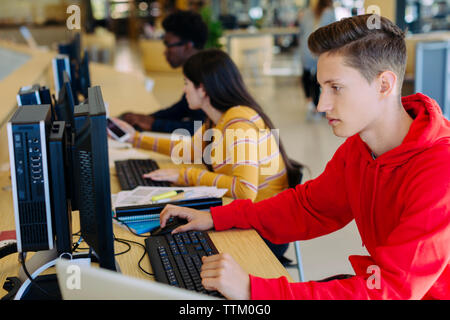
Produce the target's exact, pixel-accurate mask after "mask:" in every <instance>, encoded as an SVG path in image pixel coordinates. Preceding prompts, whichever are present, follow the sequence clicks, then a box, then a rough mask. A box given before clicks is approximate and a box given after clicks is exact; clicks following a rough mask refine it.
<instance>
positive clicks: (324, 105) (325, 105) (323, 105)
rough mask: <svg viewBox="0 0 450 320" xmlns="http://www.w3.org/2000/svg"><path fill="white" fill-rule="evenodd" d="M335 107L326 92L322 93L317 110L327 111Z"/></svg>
mask: <svg viewBox="0 0 450 320" xmlns="http://www.w3.org/2000/svg"><path fill="white" fill-rule="evenodd" d="M331 109H333V104H332V103H331V100H330V99H327V97H326V96H325V95H324V94H321V95H320V98H319V103H318V104H317V111H319V112H327V111H330V110H331Z"/></svg>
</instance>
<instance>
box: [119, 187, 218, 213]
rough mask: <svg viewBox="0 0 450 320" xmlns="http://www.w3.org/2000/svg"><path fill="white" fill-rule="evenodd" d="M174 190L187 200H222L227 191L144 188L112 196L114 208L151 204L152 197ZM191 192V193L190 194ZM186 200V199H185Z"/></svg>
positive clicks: (200, 188)
mask: <svg viewBox="0 0 450 320" xmlns="http://www.w3.org/2000/svg"><path fill="white" fill-rule="evenodd" d="M172 190H183V191H184V192H186V194H187V195H188V196H187V197H186V198H185V199H198V198H222V197H223V196H224V195H225V193H227V189H223V188H222V189H219V188H216V187H202V186H200V187H143V186H139V187H136V188H135V189H133V190H131V191H121V192H119V193H117V194H115V195H113V196H112V199H113V200H112V201H113V207H114V208H116V207H127V206H136V205H143V204H151V203H153V202H152V200H151V199H152V197H153V196H157V195H159V194H162V193H166V192H168V191H172ZM188 192H189V193H188ZM183 200H184V199H183Z"/></svg>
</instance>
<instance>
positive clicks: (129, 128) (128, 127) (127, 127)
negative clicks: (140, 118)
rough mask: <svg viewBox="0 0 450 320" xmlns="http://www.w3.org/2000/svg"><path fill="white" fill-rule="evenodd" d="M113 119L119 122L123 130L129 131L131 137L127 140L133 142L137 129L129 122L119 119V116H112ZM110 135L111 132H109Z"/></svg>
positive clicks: (116, 122)
mask: <svg viewBox="0 0 450 320" xmlns="http://www.w3.org/2000/svg"><path fill="white" fill-rule="evenodd" d="M111 120H112V121H114V123H115V124H117V125H118V126H119V127H120V129H122V130H123V131H125V132H127V133H128V135H129V138H128V140H127V142H130V143H133V140H134V135H135V134H136V130H135V129H134V128H133V127H132V126H131V125H130V124H128V123H126V122H125V121H123V120H120V119H117V118H111ZM108 135H109V133H108Z"/></svg>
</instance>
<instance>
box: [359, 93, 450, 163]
mask: <svg viewBox="0 0 450 320" xmlns="http://www.w3.org/2000/svg"><path fill="white" fill-rule="evenodd" d="M402 105H403V107H404V108H405V110H406V112H408V114H409V115H410V116H411V117H412V118H413V119H414V121H413V122H412V124H411V127H410V129H409V131H408V134H407V135H406V136H405V138H404V139H403V142H402V144H401V145H399V146H398V147H396V148H394V149H392V150H390V151H388V152H385V153H384V154H382V155H381V156H379V157H378V158H377V162H378V164H379V165H388V166H389V165H393V166H398V165H401V164H403V163H405V162H407V161H408V160H409V159H410V158H412V157H414V156H415V155H416V154H418V153H420V152H422V151H423V150H426V149H428V148H430V147H431V146H433V145H437V144H447V145H450V122H449V121H448V120H447V119H446V118H445V117H444V116H443V114H442V110H441V108H440V107H439V105H438V103H437V102H436V101H435V100H433V99H431V98H430V97H427V96H426V95H423V94H421V93H417V94H414V95H411V96H407V97H403V98H402ZM357 140H359V142H360V146H361V147H362V149H364V150H362V153H363V154H365V157H366V158H367V159H372V156H371V154H370V149H369V148H368V146H367V144H366V143H365V142H364V141H362V139H361V138H360V137H359V135H357Z"/></svg>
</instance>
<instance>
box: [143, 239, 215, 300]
mask: <svg viewBox="0 0 450 320" xmlns="http://www.w3.org/2000/svg"><path fill="white" fill-rule="evenodd" d="M145 245H146V248H147V253H148V256H149V259H150V264H151V265H152V270H153V273H154V274H155V279H156V281H158V282H162V283H166V284H169V285H172V286H176V287H180V288H185V289H188V290H193V291H197V292H200V293H204V294H208V295H212V296H216V297H222V295H221V294H220V293H219V292H217V291H208V290H206V289H205V288H204V287H203V286H202V280H201V277H200V270H201V266H202V260H201V257H202V256H204V255H207V256H210V255H214V254H217V253H218V251H217V249H216V247H215V246H214V244H213V243H212V241H211V239H210V238H209V236H208V234H207V233H206V232H202V231H187V232H180V233H176V234H174V235H171V234H165V235H160V236H151V237H149V238H147V239H146V240H145Z"/></svg>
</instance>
